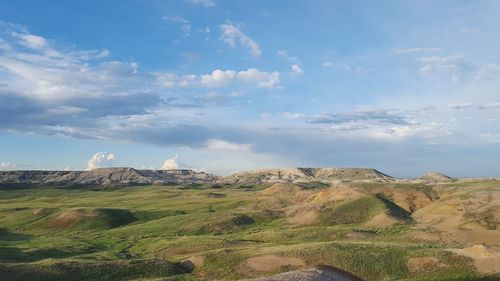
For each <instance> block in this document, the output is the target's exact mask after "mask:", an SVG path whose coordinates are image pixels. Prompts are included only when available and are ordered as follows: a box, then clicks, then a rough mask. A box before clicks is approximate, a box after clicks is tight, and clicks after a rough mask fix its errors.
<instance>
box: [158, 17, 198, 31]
mask: <svg viewBox="0 0 500 281" xmlns="http://www.w3.org/2000/svg"><path fill="white" fill-rule="evenodd" d="M162 18H163V19H164V20H166V21H169V22H172V23H175V24H179V25H180V26H181V31H182V32H183V33H184V36H190V35H191V21H190V20H188V19H185V18H183V17H181V16H173V17H167V16H164V17H162Z"/></svg>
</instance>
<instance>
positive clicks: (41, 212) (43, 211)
mask: <svg viewBox="0 0 500 281" xmlns="http://www.w3.org/2000/svg"><path fill="white" fill-rule="evenodd" d="M55 211H56V209H55V208H41V209H36V210H33V214H34V215H37V216H47V215H50V214H52V213H53V212H55Z"/></svg>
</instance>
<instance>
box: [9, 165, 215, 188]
mask: <svg viewBox="0 0 500 281" xmlns="http://www.w3.org/2000/svg"><path fill="white" fill-rule="evenodd" d="M216 179H217V177H216V176H214V175H212V174H208V173H204V172H195V171H192V170H136V169H133V168H100V169H94V170H91V171H3V172H0V186H28V187H29V186H42V185H56V186H62V185H77V186H78V185H83V186H105V185H151V184H159V185H163V184H165V185H166V184H182V183H203V182H213V181H215V180H216Z"/></svg>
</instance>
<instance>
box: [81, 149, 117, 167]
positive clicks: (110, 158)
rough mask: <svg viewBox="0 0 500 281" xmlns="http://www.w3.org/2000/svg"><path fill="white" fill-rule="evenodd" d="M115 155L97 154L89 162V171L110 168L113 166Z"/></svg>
mask: <svg viewBox="0 0 500 281" xmlns="http://www.w3.org/2000/svg"><path fill="white" fill-rule="evenodd" d="M114 160H115V155H114V154H113V153H107V152H97V153H96V154H94V155H93V156H92V158H90V159H89V161H87V170H88V171H90V170H93V169H96V168H104V167H110V166H112V165H113V162H114Z"/></svg>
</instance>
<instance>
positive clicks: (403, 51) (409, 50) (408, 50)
mask: <svg viewBox="0 0 500 281" xmlns="http://www.w3.org/2000/svg"><path fill="white" fill-rule="evenodd" d="M440 50H441V49H440V48H406V49H394V52H395V53H396V54H409V53H422V52H437V51H440Z"/></svg>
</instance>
